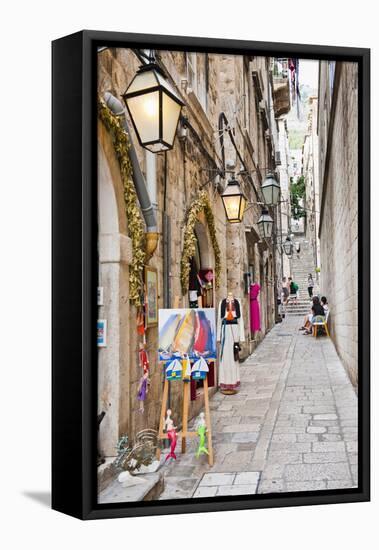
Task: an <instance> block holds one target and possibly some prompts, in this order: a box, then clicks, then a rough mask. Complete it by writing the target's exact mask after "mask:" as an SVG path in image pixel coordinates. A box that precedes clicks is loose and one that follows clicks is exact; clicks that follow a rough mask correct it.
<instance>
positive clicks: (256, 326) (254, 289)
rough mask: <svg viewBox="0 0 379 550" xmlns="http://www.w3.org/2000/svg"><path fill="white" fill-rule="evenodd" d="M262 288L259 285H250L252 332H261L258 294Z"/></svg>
mask: <svg viewBox="0 0 379 550" xmlns="http://www.w3.org/2000/svg"><path fill="white" fill-rule="evenodd" d="M260 290H261V287H260V285H259V284H258V283H253V284H252V285H250V329H251V332H258V330H261V313H260V309H259V302H258V294H259V291H260Z"/></svg>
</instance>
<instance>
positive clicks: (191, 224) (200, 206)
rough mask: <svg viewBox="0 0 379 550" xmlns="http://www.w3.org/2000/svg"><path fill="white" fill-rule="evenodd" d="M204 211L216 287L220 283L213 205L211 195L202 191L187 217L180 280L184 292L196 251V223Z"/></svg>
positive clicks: (186, 288) (218, 253) (219, 261)
mask: <svg viewBox="0 0 379 550" xmlns="http://www.w3.org/2000/svg"><path fill="white" fill-rule="evenodd" d="M202 211H203V212H204V214H205V218H206V220H207V224H208V229H209V235H210V238H211V242H212V246H213V251H214V256H215V280H216V288H218V287H219V284H220V274H221V254H220V247H219V245H218V242H217V237H216V227H215V220H214V216H213V212H212V207H211V204H210V202H209V197H208V195H207V193H206V192H205V191H201V192H200V194H199V196H198V197H197V199H196V200H195V201H194V202H193V203H192V204H191V206H190V208H189V211H188V214H187V219H186V227H185V230H184V244H183V254H182V259H181V272H180V282H181V285H182V292H183V294H185V293H186V292H187V291H188V283H189V274H190V270H191V258H193V256H194V255H195V251H196V235H195V224H196V221H197V219H198V215H199V214H200V212H202Z"/></svg>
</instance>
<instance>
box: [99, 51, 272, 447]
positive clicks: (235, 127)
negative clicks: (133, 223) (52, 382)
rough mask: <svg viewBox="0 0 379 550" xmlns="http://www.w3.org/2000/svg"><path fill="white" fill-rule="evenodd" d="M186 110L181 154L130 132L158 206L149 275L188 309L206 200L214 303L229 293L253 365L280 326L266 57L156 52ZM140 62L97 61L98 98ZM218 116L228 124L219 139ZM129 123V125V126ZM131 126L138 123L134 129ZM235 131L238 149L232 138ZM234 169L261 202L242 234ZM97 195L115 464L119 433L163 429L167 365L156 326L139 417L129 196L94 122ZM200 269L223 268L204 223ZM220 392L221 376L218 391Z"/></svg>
mask: <svg viewBox="0 0 379 550" xmlns="http://www.w3.org/2000/svg"><path fill="white" fill-rule="evenodd" d="M157 54H158V58H159V62H160V64H161V65H162V66H163V67H164V68H165V70H166V72H167V74H169V75H170V79H171V80H172V82H173V84H174V85H175V86H176V90H177V92H178V94H180V96H181V97H182V98H183V100H184V102H185V108H184V111H183V114H184V117H185V119H186V120H187V123H183V124H182V125H180V127H179V129H178V135H177V138H176V141H175V145H174V148H173V149H172V150H171V151H168V152H167V153H160V154H156V155H153V154H151V153H149V152H147V151H145V150H144V149H142V148H141V147H140V146H139V145H138V141H137V138H136V136H135V134H134V132H133V130H131V131H130V138H131V140H132V142H133V144H134V146H135V148H136V152H137V156H138V160H139V163H140V166H141V170H142V172H143V174H144V176H145V180H146V185H147V188H148V191H149V194H150V198H151V201H152V203H153V206H154V207H155V213H156V218H157V226H158V228H157V230H158V234H159V239H158V245H157V248H156V251H155V253H154V254H153V256H152V258H151V259H150V260H149V263H148V265H149V266H151V267H154V268H156V269H157V272H158V285H159V288H158V305H159V307H160V308H162V307H174V306H175V307H188V305H189V296H188V293H185V294H184V295H183V293H182V289H181V281H180V262H181V258H182V254H183V232H184V228H185V223H186V214H187V212H188V209H189V208H190V206H191V204H192V203H193V201H194V200H195V199H196V198H197V197H198V196H199V193H200V191H201V190H205V191H206V193H207V194H208V197H209V201H210V203H211V207H212V212H213V214H214V218H215V226H216V234H217V240H218V244H219V247H220V251H221V276H220V284H219V288H217V289H216V288H215V286H214V287H213V288H212V292H211V297H210V298H209V300H210V302H209V303H210V304H211V305H213V306H215V307H217V306H218V304H219V302H220V300H221V299H222V298H223V297H225V296H226V293H227V291H228V290H232V291H233V293H234V295H235V297H236V298H238V299H239V300H240V302H241V305H242V311H243V316H244V320H245V331H246V335H245V337H246V342H245V344H244V347H243V350H242V356H243V357H247V356H248V355H249V354H250V353H251V352H252V350H253V349H254V347H255V346H256V345H257V343H258V342H259V341H260V340H261V339H262V338H263V337H264V335H265V334H266V332H267V331H269V330H270V329H271V327H272V326H273V324H274V323H275V291H274V289H275V283H276V277H277V274H276V266H275V247H274V246H273V244H272V242H271V241H269V240H262V239H260V238H259V232H258V227H257V221H258V219H259V216H260V214H261V206H260V205H259V204H257V203H260V202H261V200H262V197H261V192H260V186H261V183H262V181H263V178H264V176H265V173H266V172H267V171H268V170H274V169H275V142H276V140H277V136H276V133H277V127H276V124H275V125H273V124H272V121H271V120H270V116H271V115H270V112H271V111H272V108H271V106H272V102H273V95H272V80H271V76H270V75H271V73H270V59H268V58H260V57H242V56H229V55H216V54H204V53H201V54H200V53H185V52H165V51H161V52H157ZM139 64H140V63H139V61H138V59H137V58H136V56H135V54H134V53H133V52H132V51H131V50H128V49H118V48H112V49H105V50H103V51H101V52H100V53H99V54H98V93H99V95H100V96H101V97H103V96H104V93H105V92H110V93H111V94H113V95H114V96H115V97H116V98H118V99H121V96H122V94H123V93H124V92H125V90H126V88H127V86H128V84H129V83H130V81H131V79H132V78H133V76H134V75H135V73H136V71H137V69H138V66H139ZM220 113H224V114H225V119H226V120H227V123H226V122H225V123H224V127H223V131H222V132H221V133H222V136H223V140H221V141H220V139H219V137H220V131H219V123H220ZM129 122H130V121H129ZM129 126H130V127H131V124H129ZM229 130H230V132H231V134H232V136H233V139H234V142H235V146H234V145H233V144H232V141H231V139H230V134H229V133H228V132H229ZM223 161H225V166H226V168H228V167H233V169H234V170H235V173H236V175H238V177H239V181H240V183H241V186H242V188H243V191H244V193H245V195H246V196H247V197H248V200H249V201H251V203H253V204H252V205H251V207H250V208H249V210H248V211H247V212H246V214H245V217H244V221H243V223H241V224H234V225H232V224H228V223H227V221H226V217H225V211H224V208H223V204H222V200H221V197H220V191H222V189H223V187H224V186H225V184H226V182H227V177H228V175H229V174H228V173H227V174H226V175H227V177H226V179H222V178H221V179H220V177H219V176H217V172H216V170H217V168H218V167H220V166H222V165H223ZM98 197H99V285H100V286H102V287H103V289H104V305H101V306H99V312H98V315H99V318H104V319H107V325H108V335H107V336H108V342H107V347H105V348H102V349H99V377H98V397H99V412H101V411H104V412H105V413H106V414H105V416H104V419H103V421H102V422H101V424H100V428H99V448H100V451H101V452H102V453H103V454H104V455H105V456H109V457H111V456H114V455H115V445H116V443H117V440H118V439H119V437H120V436H121V435H123V434H128V436H129V437H130V438H131V439H133V437H134V435H135V434H136V433H137V432H138V431H140V430H142V429H144V428H155V429H157V427H158V422H159V414H160V406H161V393H162V388H163V373H162V367H161V366H160V365H159V363H158V361H157V350H158V328H157V327H152V328H148V329H147V330H146V348H147V352H148V355H149V361H150V386H149V392H148V396H147V399H146V402H145V411H144V413H141V412H139V410H138V406H139V404H138V401H137V392H138V386H139V382H140V378H141V367H140V366H139V363H138V350H139V342H140V338H141V337H140V336H139V335H138V333H137V330H136V327H137V325H136V316H137V310H136V308H135V307H134V306H133V305H131V303H130V301H129V268H130V262H131V258H132V247H131V240H130V238H129V236H128V220H127V219H126V215H125V209H124V198H123V189H122V184H121V179H120V170H119V166H118V161H117V158H116V155H115V152H114V150H113V145H112V136H111V135H110V133H109V132H108V131H107V129H106V128H105V127H104V125H103V124H102V122H101V121H100V120H99V122H98ZM195 232H196V238H197V252H196V257H194V258H193V261H194V265H195V267H196V269H197V270H213V271H214V270H215V258H214V253H213V247H212V243H211V238H210V234H209V230H208V226H207V222H206V219H205V216H204V215H203V214H201V213H200V214H199V216H198V220H197V223H196V228H195ZM253 281H257V282H259V284H260V285H261V295H260V306H261V321H262V331H261V332H259V333H256V334H251V332H250V324H249V295H248V292H247V291H248V284H249V282H253ZM171 386H172V389H171V394H170V406H171V408H172V410H173V411H174V413H173V416H174V417H176V415H177V413H178V412H179V411H180V410H181V399H182V395H181V387H180V386H181V385H179V384H178V385H175V384H172V385H171ZM216 388H217V368H216V372H215V381H214V386H213V387H211V388H210V390H209V391H210V392H215V391H216ZM202 392H203V389H202V388H201V387H199V388H197V390H196V392H195V395H194V396H193V397H195V396H196V399H193V400H192V401H191V411H190V416H194V415H195V414H197V413H198V412H199V410H200V408H201V407H202V406H203V402H204V401H203V393H202Z"/></svg>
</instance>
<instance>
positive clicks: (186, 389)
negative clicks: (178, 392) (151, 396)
mask: <svg viewBox="0 0 379 550" xmlns="http://www.w3.org/2000/svg"><path fill="white" fill-rule="evenodd" d="M178 307H179V297H178V296H176V297H175V299H174V309H177V308H178ZM203 382H204V408H205V421H206V425H207V442H208V453H209V455H208V464H209V466H213V446H212V425H211V415H210V410H209V395H208V375H207V377H206V378H205V379H204V381H203ZM169 383H170V381H169V380H167V379H165V381H164V386H163V395H162V406H161V416H160V419H159V432H158V439H168V436H167V434H166V433H164V423H165V418H166V411H167V403H168V388H169ZM174 383H175V384H178V383H181V384H183V414H182V423H183V426H182V430H181V431H180V432H177V434H176V435H177V436H178V437H181V439H182V453H183V454H184V453H185V452H186V447H187V437H199V436H198V434H197V432H189V431H188V412H189V406H190V384H191V382H190V381H188V382H184V381H181V382H177V381H175V382H174ZM160 457H161V449H160V448H159V447H158V449H157V459H158V460H159V459H160Z"/></svg>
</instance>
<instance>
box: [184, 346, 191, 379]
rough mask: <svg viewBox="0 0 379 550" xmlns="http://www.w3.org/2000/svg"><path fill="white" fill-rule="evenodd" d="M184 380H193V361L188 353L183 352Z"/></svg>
mask: <svg viewBox="0 0 379 550" xmlns="http://www.w3.org/2000/svg"><path fill="white" fill-rule="evenodd" d="M182 369H183V371H182V372H183V380H184V381H185V382H189V381H190V380H191V361H190V359H189V357H188V354H187V353H184V354H183V359H182Z"/></svg>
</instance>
